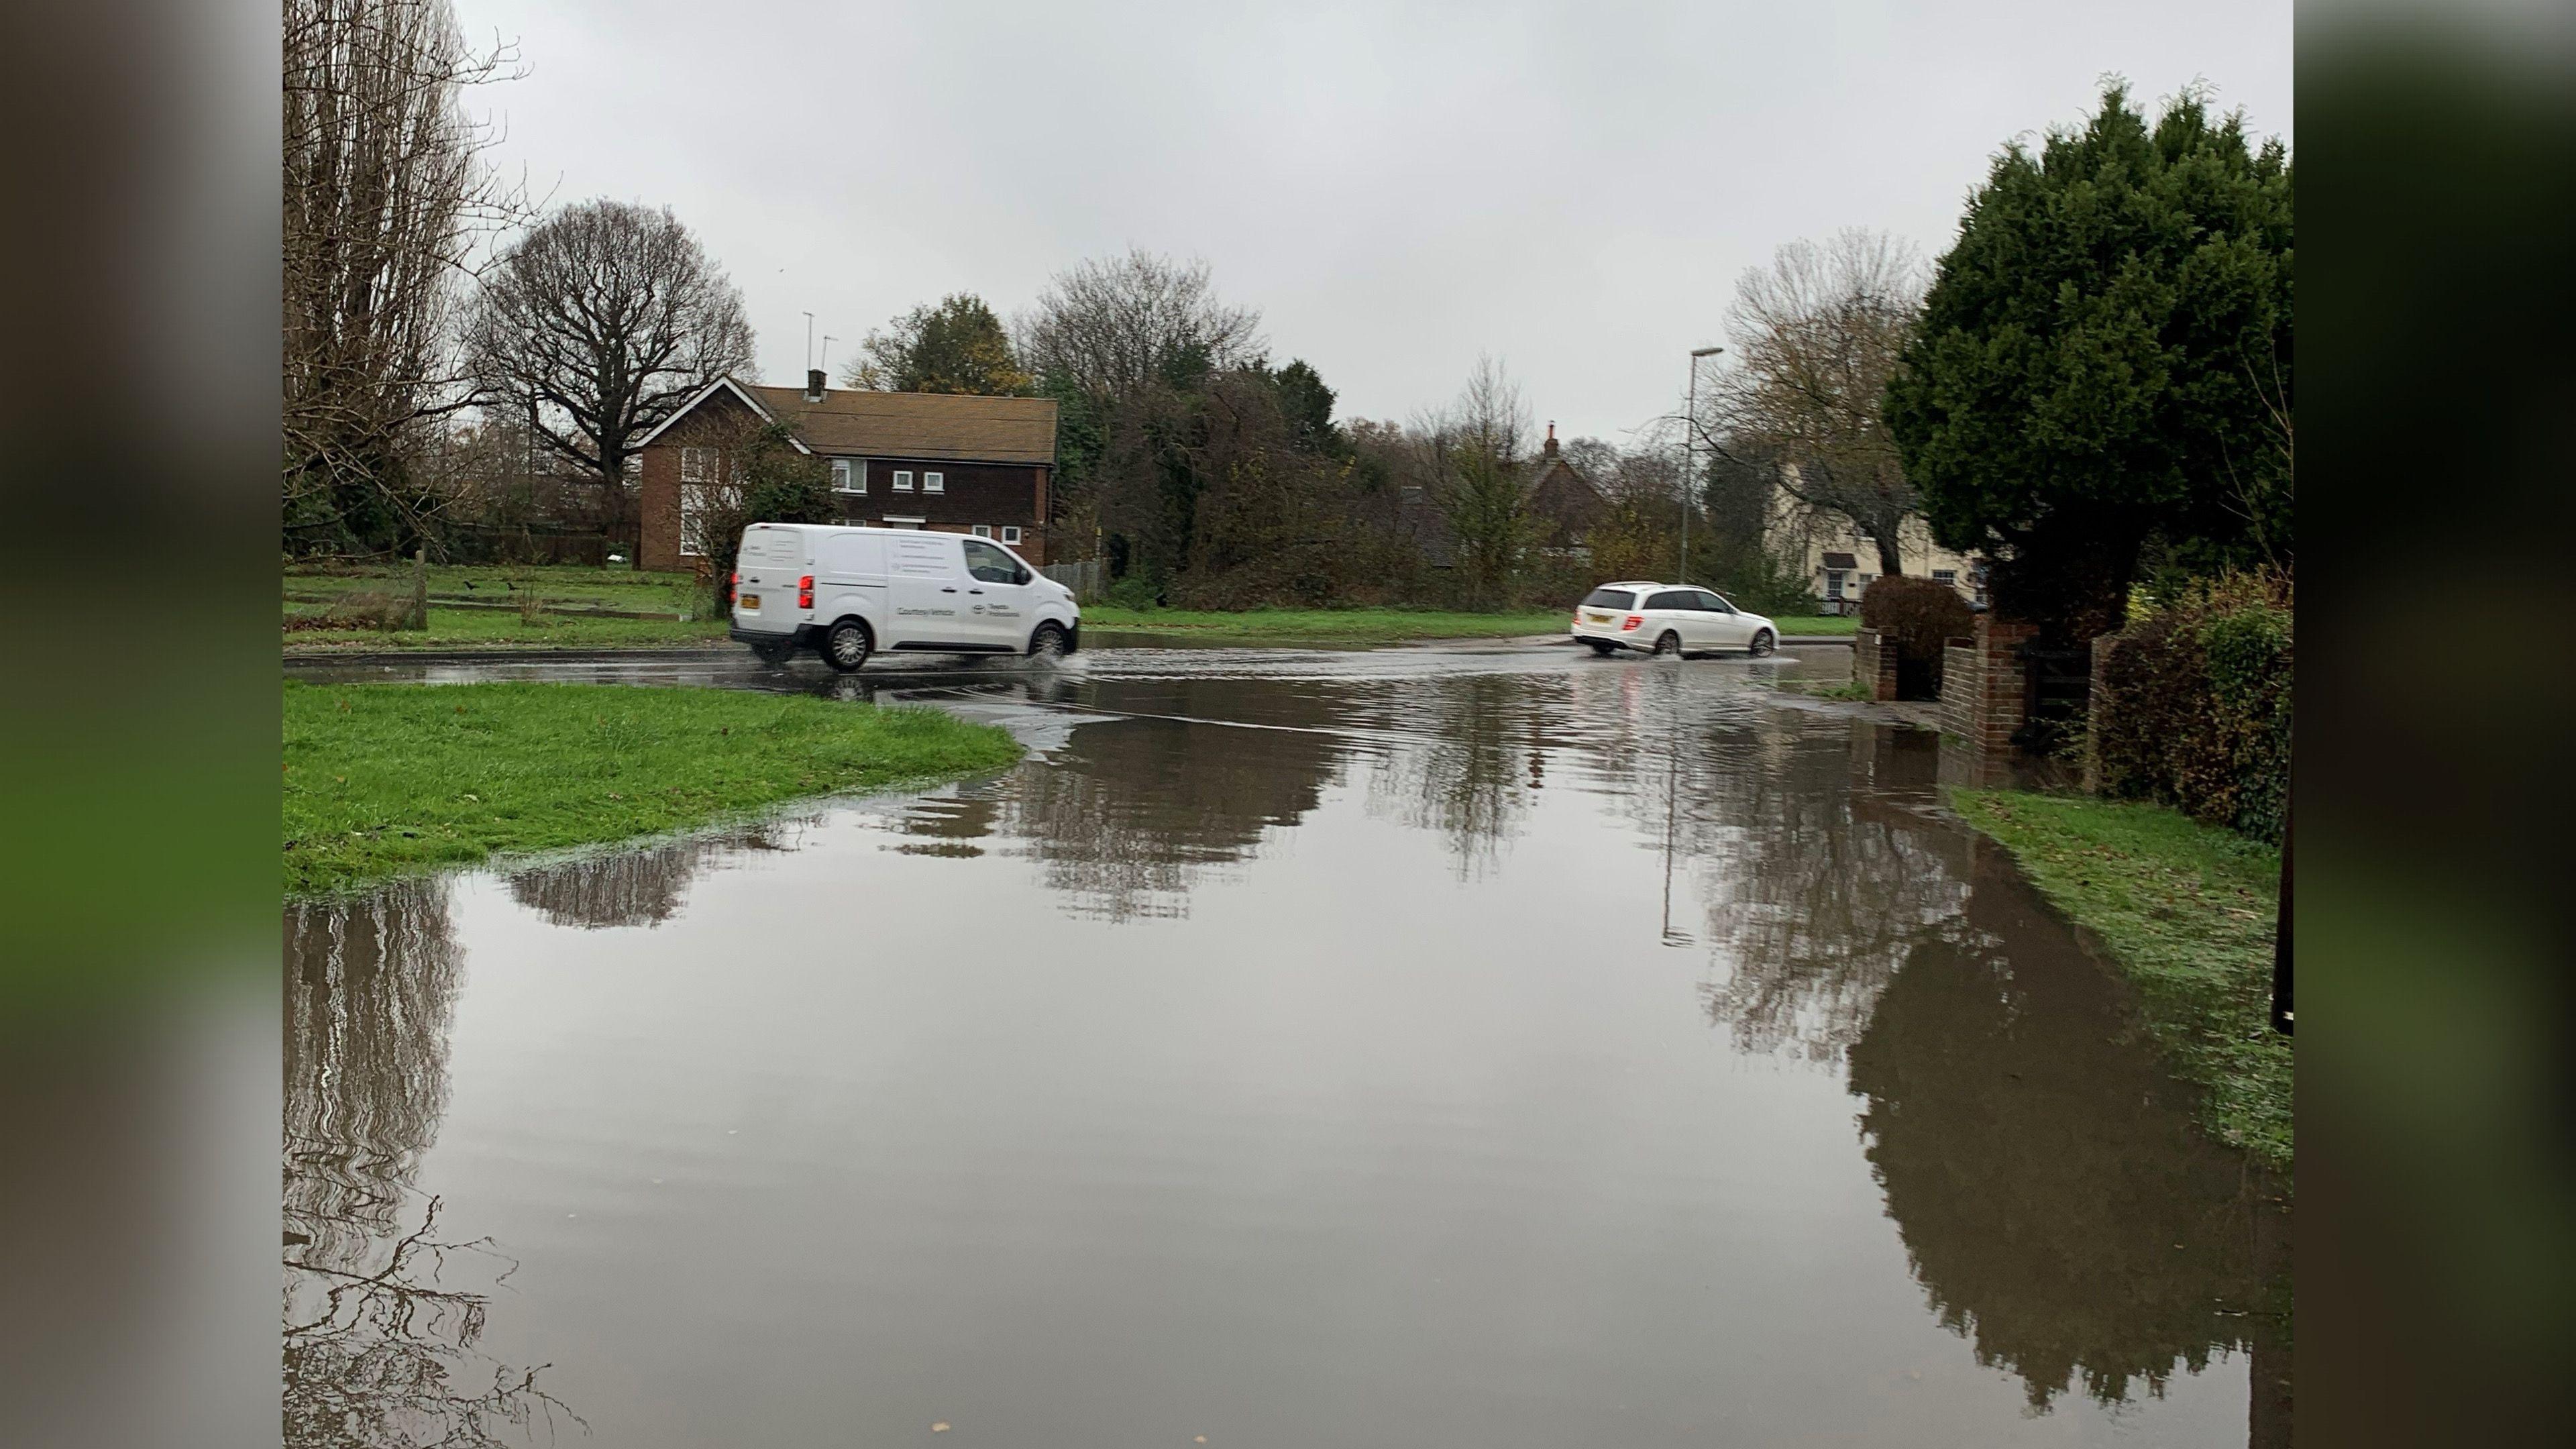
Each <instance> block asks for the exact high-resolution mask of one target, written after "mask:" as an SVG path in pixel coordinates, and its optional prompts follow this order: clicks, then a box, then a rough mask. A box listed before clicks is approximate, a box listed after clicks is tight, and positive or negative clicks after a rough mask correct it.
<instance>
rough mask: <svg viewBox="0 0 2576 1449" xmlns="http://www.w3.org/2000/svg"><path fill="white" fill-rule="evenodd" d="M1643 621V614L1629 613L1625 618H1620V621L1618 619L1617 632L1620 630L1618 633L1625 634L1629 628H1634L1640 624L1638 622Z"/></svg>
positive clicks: (1644, 619)
mask: <svg viewBox="0 0 2576 1449" xmlns="http://www.w3.org/2000/svg"><path fill="white" fill-rule="evenodd" d="M1644 622H1646V616H1645V615H1643V614H1630V615H1629V616H1628V617H1627V618H1625V619H1622V620H1620V621H1619V632H1620V633H1622V634H1625V633H1627V632H1628V631H1629V630H1631V629H1634V628H1636V627H1637V626H1638V625H1640V624H1642V623H1644Z"/></svg>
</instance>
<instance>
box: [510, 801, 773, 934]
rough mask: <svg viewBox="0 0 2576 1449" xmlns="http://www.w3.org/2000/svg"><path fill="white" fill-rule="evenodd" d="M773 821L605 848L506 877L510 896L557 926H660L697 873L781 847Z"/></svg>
mask: <svg viewBox="0 0 2576 1449" xmlns="http://www.w3.org/2000/svg"><path fill="white" fill-rule="evenodd" d="M786 848H787V847H786V846H784V845H782V844H781V843H780V842H779V838H778V827H776V826H775V825H759V826H755V827H753V828H751V829H748V830H739V831H732V832H728V833H726V834H723V835H717V836H706V837H700V838H697V839H690V840H675V841H671V842H669V843H668V844H664V845H656V846H648V847H646V848H644V849H640V850H615V851H606V852H603V853H601V854H598V855H591V856H584V857H582V858H581V859H578V860H568V861H564V862H562V863H560V864H557V865H545V866H538V867H535V868H533V869H530V870H523V871H519V872H517V873H516V874H514V875H512V876H511V877H510V899H512V900H514V901H517V902H518V903H519V904H520V905H523V906H526V907H528V908H529V909H531V910H535V911H541V912H543V913H544V914H545V917H546V919H547V920H548V921H550V922H552V923H553V924H555V925H558V926H574V927H579V928H581V929H584V930H602V929H606V928H609V927H613V926H658V925H660V924H661V923H663V922H664V921H667V920H669V919H671V917H672V915H673V914H675V913H676V912H677V911H678V910H679V908H680V898H681V895H682V894H683V893H684V892H685V891H687V890H688V888H689V882H690V881H691V880H693V879H695V878H696V876H697V874H698V872H699V871H701V870H703V869H705V868H707V867H708V866H710V865H714V864H717V863H719V862H721V861H723V860H724V859H726V858H727V857H729V856H733V855H736V854H740V853H742V852H744V851H755V850H783V849H786Z"/></svg>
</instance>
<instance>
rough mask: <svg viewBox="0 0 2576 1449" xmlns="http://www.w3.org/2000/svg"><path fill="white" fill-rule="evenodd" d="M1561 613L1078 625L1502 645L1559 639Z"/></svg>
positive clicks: (1120, 618) (1293, 615)
mask: <svg viewBox="0 0 2576 1449" xmlns="http://www.w3.org/2000/svg"><path fill="white" fill-rule="evenodd" d="M1567 617H1568V615H1567V614H1566V612H1565V611H1564V610H1562V609H1547V610H1536V609H1520V610H1514V611H1512V612H1509V613H1501V614H1470V613H1464V612H1454V611H1446V610H1438V609H1244V610H1240V611H1235V610H1217V609H1122V608H1118V607H1115V606H1113V605H1109V604H1092V605H1088V606H1086V607H1085V608H1084V609H1083V611H1082V627H1083V630H1084V631H1085V632H1086V633H1088V632H1090V631H1092V630H1096V629H1124V630H1134V631H1137V632H1140V633H1150V634H1188V635H1192V636H1195V637H1200V638H1208V639H1246V640H1254V641H1260V642H1307V641H1313V642H1322V643H1333V644H1403V643H1409V642H1411V641H1413V640H1417V639H1508V638H1514V637H1517V636H1519V635H1523V634H1555V633H1562V632H1563V631H1564V629H1565V621H1566V619H1567Z"/></svg>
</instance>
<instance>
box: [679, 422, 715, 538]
mask: <svg viewBox="0 0 2576 1449" xmlns="http://www.w3.org/2000/svg"><path fill="white" fill-rule="evenodd" d="M690 451H691V452H695V451H697V450H696V449H694V448H692V449H690ZM708 486H709V485H707V484H704V483H683V484H681V485H680V556H681V557H683V558H696V557H698V556H699V555H701V554H704V553H705V552H706V551H707V538H706V532H707V488H708Z"/></svg>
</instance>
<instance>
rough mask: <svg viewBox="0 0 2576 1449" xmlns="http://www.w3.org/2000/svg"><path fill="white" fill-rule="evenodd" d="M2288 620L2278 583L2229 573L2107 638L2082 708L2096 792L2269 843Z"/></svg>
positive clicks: (2278, 792) (2280, 776) (2283, 800)
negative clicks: (2089, 705) (2089, 699)
mask: <svg viewBox="0 0 2576 1449" xmlns="http://www.w3.org/2000/svg"><path fill="white" fill-rule="evenodd" d="M2293 618H2294V616H2293V612H2292V609H2291V591H2290V581H2289V580H2288V579H2287V578H2277V577H2271V576H2265V575H2231V576H2229V577H2227V578H2225V579H2221V580H2218V581H2216V582H2215V583H2212V584H2208V585H2204V586H2202V587H2201V588H2199V589H2196V590H2194V591H2193V592H2192V593H2190V594H2189V595H2186V596H2185V597H2184V598H2182V599H2180V600H2178V601H2176V602H2174V603H2172V604H2169V605H2167V606H2165V607H2163V608H2160V609H2156V610H2153V611H2152V612H2150V613H2148V614H2147V615H2145V616H2144V617H2143V618H2139V619H2137V620H2135V621H2134V622H2132V623H2131V624H2130V625H2129V627H2128V628H2127V629H2125V630H2123V631H2121V632H2120V633H2119V634H2117V635H2114V636H2112V642H2111V643H2110V644H2109V645H2108V646H2107V648H2108V651H2109V652H2108V656H2107V657H2106V658H2104V659H2103V660H2101V661H2100V666H2101V673H2100V678H2099V680H2098V682H2097V684H2096V688H2095V693H2094V701H2093V710H2092V741H2091V745H2090V748H2091V749H2092V750H2093V751H2094V752H2095V761H2096V768H2097V771H2098V774H2097V780H2098V788H2099V790H2100V792H2101V793H2102V794H2104V795H2106V796H2110V797H2112V798H2114V799H2132V800H2153V801H2156V802H2157V803H2159V804H2165V805H2171V806H2174V807H2175V808H2177V809H2179V810H2181V811H2183V812H2184V813H2185V814H2188V815H2190V816H2191V817H2192V818H2193V819H2195V820H2199V821H2202V822H2204V823H2206V824H2210V825H2223V826H2226V827H2228V828H2229V829H2232V830H2234V831H2236V832H2237V833H2238V834H2240V835H2245V836H2250V837H2252V838H2253V839H2256V840H2262V841H2268V842H2271V843H2274V844H2278V843H2279V842H2280V839H2281V823H2282V817H2283V815H2284V813H2285V812H2286V811H2287V809H2288V806H2289V795H2290V717H2291V688H2290V678H2291V666H2292V663H2293V660H2294V658H2295V654H2296V649H2295V640H2296V631H2295V628H2294V624H2293Z"/></svg>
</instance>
